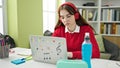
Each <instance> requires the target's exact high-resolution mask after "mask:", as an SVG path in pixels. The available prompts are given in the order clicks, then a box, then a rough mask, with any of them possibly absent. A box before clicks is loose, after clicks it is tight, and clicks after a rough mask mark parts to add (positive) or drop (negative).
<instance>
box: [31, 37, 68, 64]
mask: <svg viewBox="0 0 120 68" xmlns="http://www.w3.org/2000/svg"><path fill="white" fill-rule="evenodd" d="M29 40H30V47H31V51H32V57H33V60H35V61H40V62H45V63H52V64H56V62H57V61H58V60H60V59H67V46H66V39H65V38H61V37H52V36H40V35H31V36H30V38H29Z"/></svg>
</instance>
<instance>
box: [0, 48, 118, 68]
mask: <svg viewBox="0 0 120 68" xmlns="http://www.w3.org/2000/svg"><path fill="white" fill-rule="evenodd" d="M12 50H13V51H15V52H14V53H10V55H9V58H5V59H0V67H1V68H16V67H17V68H56V65H54V64H48V63H42V62H36V61H34V60H29V61H27V62H25V63H23V64H19V65H15V64H12V63H11V60H14V59H19V58H24V57H26V55H30V54H31V50H30V49H26V48H14V49H12ZM23 54H24V55H23ZM91 62H92V68H120V62H119V61H111V60H105V59H92V61H91Z"/></svg>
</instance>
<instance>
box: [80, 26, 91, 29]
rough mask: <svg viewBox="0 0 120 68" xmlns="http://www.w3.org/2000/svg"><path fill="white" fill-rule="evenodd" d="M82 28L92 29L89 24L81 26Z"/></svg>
mask: <svg viewBox="0 0 120 68" xmlns="http://www.w3.org/2000/svg"><path fill="white" fill-rule="evenodd" d="M80 28H81V29H89V28H90V29H91V27H90V26H89V25H83V26H80Z"/></svg>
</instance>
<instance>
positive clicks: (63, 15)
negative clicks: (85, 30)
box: [60, 9, 76, 28]
mask: <svg viewBox="0 0 120 68" xmlns="http://www.w3.org/2000/svg"><path fill="white" fill-rule="evenodd" d="M60 20H61V21H62V22H63V24H64V25H65V26H66V27H68V28H71V27H73V26H75V25H76V22H75V17H74V15H71V14H70V13H69V12H68V11H67V10H65V9H64V10H60Z"/></svg>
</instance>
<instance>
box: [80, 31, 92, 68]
mask: <svg viewBox="0 0 120 68" xmlns="http://www.w3.org/2000/svg"><path fill="white" fill-rule="evenodd" d="M91 57H92V44H91V42H90V36H89V33H88V32H87V33H85V37H84V41H83V43H82V60H83V61H86V63H87V64H88V68H91Z"/></svg>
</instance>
